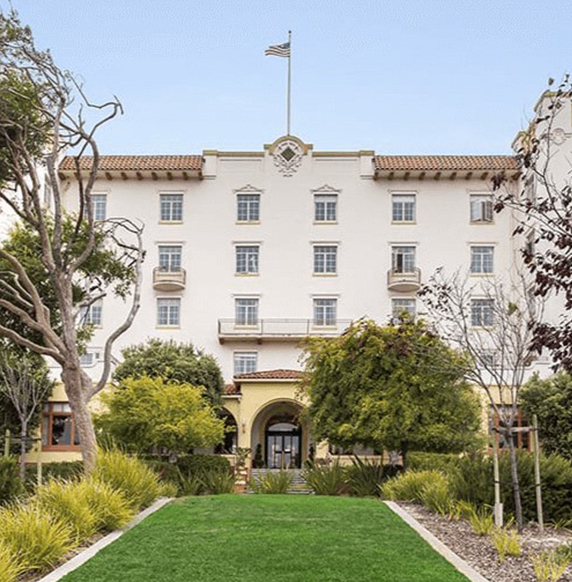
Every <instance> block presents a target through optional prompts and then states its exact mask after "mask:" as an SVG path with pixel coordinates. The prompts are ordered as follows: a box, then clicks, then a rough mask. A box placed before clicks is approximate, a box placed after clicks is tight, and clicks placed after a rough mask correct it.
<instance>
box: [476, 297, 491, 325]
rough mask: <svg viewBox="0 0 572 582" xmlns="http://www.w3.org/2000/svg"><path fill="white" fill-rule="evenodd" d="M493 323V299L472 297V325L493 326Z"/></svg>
mask: <svg viewBox="0 0 572 582" xmlns="http://www.w3.org/2000/svg"><path fill="white" fill-rule="evenodd" d="M493 324H494V302H493V299H471V325H472V326H473V327H491V326H492V325H493Z"/></svg>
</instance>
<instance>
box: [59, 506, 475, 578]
mask: <svg viewBox="0 0 572 582" xmlns="http://www.w3.org/2000/svg"><path fill="white" fill-rule="evenodd" d="M63 580H64V581H65V582H80V581H81V582H85V581H86V580H89V582H119V581H121V582H140V581H141V580H153V581H154V582H167V581H168V582H188V581H189V580H197V581H200V582H228V581H229V580H241V581H242V582H267V581H268V580H272V581H273V582H274V581H275V582H294V581H296V582H299V581H300V580H303V581H304V582H342V581H343V582H358V581H360V582H367V581H372V582H373V581H375V582H383V581H387V582H390V581H391V582H466V578H465V577H464V576H462V575H461V574H460V573H459V572H457V571H456V570H455V569H454V568H453V567H452V566H451V565H450V564H449V563H448V562H446V561H445V560H444V559H443V558H442V557H441V556H439V555H438V554H436V553H435V552H434V551H433V550H432V549H431V548H430V547H429V546H428V545H427V544H426V543H425V542H424V541H423V540H422V539H421V538H420V537H418V535H417V534H416V533H415V532H414V531H413V530H412V529H410V528H409V526H407V525H406V524H405V523H404V522H403V521H401V520H400V519H399V518H398V517H397V516H396V515H395V514H394V513H393V512H391V510H389V509H388V508H387V507H386V506H385V505H383V504H382V503H380V502H379V501H375V500H372V499H355V498H349V497H316V496H307V495H243V496H238V495H221V496H216V497H195V498H188V499H184V500H179V501H177V502H174V503H172V504H171V505H168V506H167V507H165V508H163V509H162V510H160V511H158V512H157V513H155V514H153V515H152V516H150V517H149V518H148V519H146V520H145V521H144V522H142V523H141V524H140V525H138V526H136V527H135V528H134V529H132V530H130V531H129V532H127V533H126V534H125V535H124V536H123V537H121V538H120V539H119V540H118V541H117V542H115V543H113V544H112V545H110V546H108V547H107V548H105V549H104V550H102V551H101V552H99V553H98V554H97V555H96V556H95V557H94V558H92V559H91V560H90V561H89V562H87V563H86V564H85V565H84V566H82V567H80V568H79V569H77V570H75V571H74V572H72V573H70V574H68V575H67V576H66V577H65V578H64V579H63Z"/></svg>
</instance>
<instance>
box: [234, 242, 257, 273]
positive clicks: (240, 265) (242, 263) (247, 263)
mask: <svg viewBox="0 0 572 582" xmlns="http://www.w3.org/2000/svg"><path fill="white" fill-rule="evenodd" d="M258 254H259V247H258V245H239V246H237V247H236V272H237V273H241V274H255V273H258Z"/></svg>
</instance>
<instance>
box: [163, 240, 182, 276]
mask: <svg viewBox="0 0 572 582" xmlns="http://www.w3.org/2000/svg"><path fill="white" fill-rule="evenodd" d="M182 252H183V248H182V247H181V246H180V245H161V246H159V270H160V271H161V272H163V273H178V272H180V270H181V263H182Z"/></svg>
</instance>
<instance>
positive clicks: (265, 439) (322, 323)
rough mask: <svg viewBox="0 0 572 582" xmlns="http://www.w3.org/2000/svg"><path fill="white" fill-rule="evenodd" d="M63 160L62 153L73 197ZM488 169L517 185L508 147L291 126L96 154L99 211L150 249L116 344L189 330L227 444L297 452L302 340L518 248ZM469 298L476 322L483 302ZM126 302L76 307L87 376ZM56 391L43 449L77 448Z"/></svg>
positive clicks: (291, 455) (290, 455)
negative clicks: (365, 140)
mask: <svg viewBox="0 0 572 582" xmlns="http://www.w3.org/2000/svg"><path fill="white" fill-rule="evenodd" d="M85 163H86V164H89V160H86V161H85ZM74 172H75V169H74V166H73V164H72V161H71V159H69V158H68V159H64V160H63V163H62V164H61V167H60V179H61V180H62V182H63V184H64V187H65V189H66V192H67V196H68V197H69V199H68V208H69V209H70V210H74V203H75V200H76V184H77V182H76V178H75V175H74ZM499 173H504V174H505V175H506V176H507V178H508V184H509V187H515V188H516V187H519V183H518V180H519V177H518V167H517V163H516V159H515V158H514V157H512V156H493V155H490V156H489V155H486V156H387V155H376V154H375V153H374V152H373V151H336V152H330V151H315V150H314V148H313V146H312V145H311V144H308V143H305V142H303V141H302V140H301V139H299V138H297V137H294V136H284V137H281V138H279V139H277V140H276V141H275V142H274V143H272V144H271V145H266V146H264V148H263V149H262V150H260V151H246V152H223V151H212V150H208V151H204V152H203V154H202V155H180V156H176V155H169V156H129V155H125V156H103V158H102V160H101V165H100V173H99V178H98V180H97V183H96V186H95V188H94V194H93V204H94V210H95V218H96V220H103V219H105V218H108V217H118V216H127V217H129V218H131V219H136V220H138V221H140V222H141V223H143V224H144V225H145V230H144V244H145V249H146V252H147V258H146V261H145V264H144V273H143V290H142V303H141V310H140V312H139V315H138V316H137V318H136V319H135V322H134V324H133V326H132V327H131V329H130V330H129V331H128V332H127V333H126V334H124V336H122V338H121V343H120V344H118V345H117V347H116V349H117V352H116V353H115V354H114V356H115V357H116V358H117V359H120V350H121V348H122V347H125V346H127V345H132V344H135V343H140V342H143V341H144V340H146V339H148V338H151V337H157V338H161V339H172V340H175V341H181V342H188V341H191V342H192V343H193V344H194V345H195V346H197V347H200V348H202V349H204V350H205V351H206V352H208V353H211V354H213V355H214V356H216V358H217V360H218V362H219V364H220V366H221V368H222V371H223V374H224V377H225V380H226V382H227V390H226V395H225V396H224V406H225V410H226V412H227V415H228V419H229V422H230V423H231V424H233V425H235V426H236V432H235V433H234V435H232V434H231V436H230V437H229V442H227V443H226V447H227V449H231V448H232V447H233V446H240V447H248V448H251V449H253V450H254V449H255V448H256V446H257V445H259V444H260V445H261V446H262V450H263V455H264V457H265V460H266V463H267V465H268V466H282V465H284V464H295V465H300V463H301V462H302V461H303V460H304V459H305V458H306V457H307V455H308V453H309V451H310V448H311V447H317V446H318V443H313V442H312V440H311V435H310V433H309V430H308V427H307V426H305V425H303V424H300V422H299V419H298V417H299V413H300V410H301V408H302V407H303V402H301V400H300V397H299V395H298V394H297V390H296V380H297V379H298V378H299V373H300V372H299V371H300V369H301V367H302V363H301V362H300V354H301V350H300V347H299V343H300V340H302V339H303V338H304V337H307V336H309V335H318V336H325V337H327V336H335V335H338V334H340V333H341V332H342V331H343V330H344V329H345V328H346V327H347V326H348V325H349V324H350V323H351V321H353V320H356V319H358V318H360V317H364V316H368V317H371V318H373V319H375V320H377V321H378V322H380V323H383V322H387V321H388V320H389V318H391V317H392V315H395V314H396V313H399V312H402V311H403V310H405V311H408V312H410V313H412V314H414V313H416V312H418V311H419V310H420V305H419V303H418V299H417V298H416V292H417V291H418V290H419V288H420V286H421V284H422V283H423V282H424V281H426V280H427V279H428V277H429V276H430V275H431V274H432V273H433V272H434V271H435V270H436V269H437V268H439V267H443V268H444V269H445V270H449V271H450V272H453V271H456V270H459V269H460V270H464V271H466V272H467V273H469V276H471V277H474V278H475V279H477V278H481V277H487V276H491V275H501V274H502V273H505V272H508V271H509V270H510V268H511V266H512V265H513V264H514V263H515V259H516V257H517V256H518V249H517V248H516V245H515V243H514V240H513V238H512V237H511V232H512V231H513V229H514V223H513V218H512V216H511V214H510V213H509V212H503V213H501V214H495V213H494V212H493V209H492V202H491V185H490V184H491V182H490V178H491V177H492V176H493V175H495V174H499ZM473 307H474V314H473V316H474V318H475V325H483V324H484V323H483V321H484V319H486V317H487V310H486V305H484V304H483V305H481V304H479V302H478V299H477V300H476V301H475V303H474V306H473ZM125 309H126V307H125V305H124V304H123V303H122V301H121V300H119V299H114V298H111V297H110V298H105V299H104V300H102V301H101V302H100V303H98V304H95V305H94V306H93V307H92V308H91V309H90V312H89V313H88V314H86V317H87V319H88V321H89V322H90V323H91V324H92V325H93V326H94V327H95V332H94V335H93V339H92V342H91V345H90V346H89V351H88V353H87V354H86V356H84V365H85V368H86V370H92V371H93V372H94V377H95V375H96V372H98V371H99V370H98V368H99V357H100V351H101V345H102V343H103V338H104V337H105V336H106V335H107V333H108V329H109V328H111V327H112V326H113V324H114V322H116V321H117V320H118V317H120V316H121V313H122V312H124V311H125ZM52 400H53V402H52V403H50V404H49V405H47V406H46V409H45V413H44V424H43V427H44V434H43V439H44V450H45V451H51V452H52V455H51V456H52V458H58V457H61V458H63V457H64V456H65V455H67V454H68V452H69V450H70V449H71V450H73V449H74V448H77V447H75V445H74V442H73V435H72V430H71V428H70V427H71V425H72V422H71V419H70V417H68V416H67V415H68V414H69V411H68V408H67V405H66V404H65V402H64V401H63V398H62V395H61V394H60V395H58V394H55V395H54V397H53V398H52ZM60 417H61V418H60ZM54 431H56V433H57V435H58V438H52V435H53V434H54ZM63 431H67V433H66V436H65V439H64V440H65V444H60V443H61V441H62V436H61V435H60V433H62V434H63ZM66 439H67V440H66ZM231 440H232V442H230V441H231ZM320 446H322V445H320Z"/></svg>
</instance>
